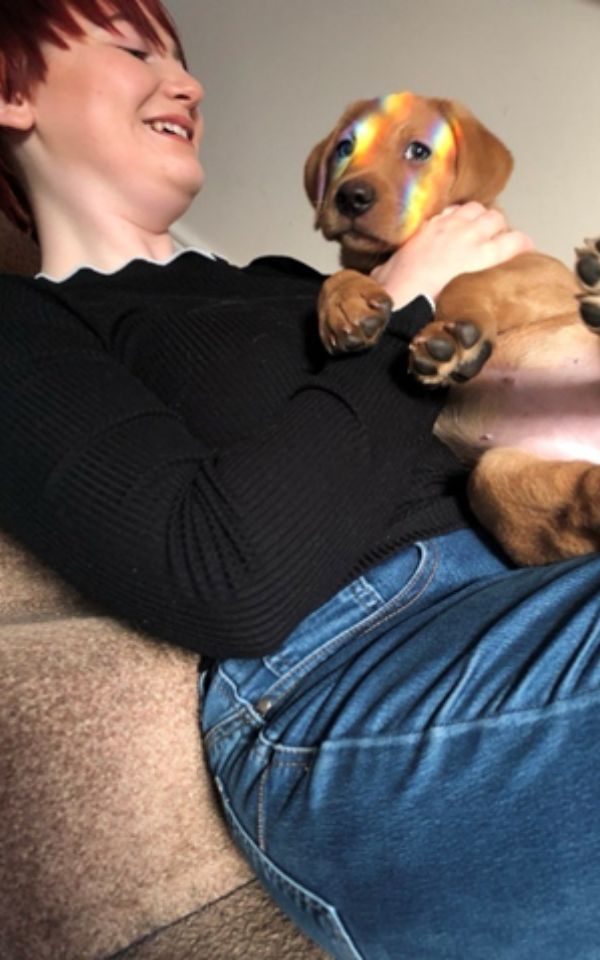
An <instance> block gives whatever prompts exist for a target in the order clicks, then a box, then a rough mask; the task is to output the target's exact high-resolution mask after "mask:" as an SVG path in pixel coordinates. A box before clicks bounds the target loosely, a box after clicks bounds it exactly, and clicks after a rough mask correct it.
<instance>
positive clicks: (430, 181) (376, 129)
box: [332, 92, 456, 240]
mask: <svg viewBox="0 0 600 960" xmlns="http://www.w3.org/2000/svg"><path fill="white" fill-rule="evenodd" d="M415 99H416V98H415V95H414V94H412V93H409V92H402V93H389V94H387V96H385V97H381V98H380V99H379V100H378V101H377V107H376V108H375V109H374V110H373V111H372V112H371V113H369V114H367V115H366V116H364V117H361V118H360V119H359V120H357V121H355V122H354V123H353V124H351V125H350V126H349V127H348V128H347V130H345V131H344V133H343V134H342V135H341V136H340V141H341V140H344V139H352V140H353V142H354V149H353V150H352V153H351V154H350V155H349V156H347V157H340V159H339V160H337V161H336V164H335V167H334V170H333V174H332V176H333V179H337V178H339V177H340V176H342V174H343V173H344V171H345V170H346V168H347V167H348V165H349V164H350V163H353V164H357V165H368V164H369V163H371V162H373V160H374V158H375V156H376V153H377V149H378V146H379V144H380V143H381V142H382V140H384V139H385V137H386V136H388V135H389V133H390V132H391V128H392V125H393V124H395V123H398V121H399V120H400V121H402V120H404V119H408V118H409V116H410V113H411V111H412V109H413V106H414V101H415ZM425 140H426V142H427V145H428V146H429V147H430V148H431V157H430V159H429V161H427V163H425V164H424V165H423V166H421V167H417V168H415V170H414V172H413V174H412V175H411V176H410V177H409V179H408V182H407V183H406V184H405V186H404V190H403V192H402V197H401V198H400V211H401V217H402V219H403V221H404V230H403V240H406V239H408V237H409V236H411V235H412V234H413V233H414V232H415V230H417V229H418V227H419V226H420V225H421V223H422V222H423V220H424V219H425V218H426V216H427V214H428V209H427V208H428V201H429V199H430V198H431V197H432V196H435V195H436V194H437V191H438V188H439V186H440V185H441V183H442V182H443V180H444V179H445V178H446V175H447V173H448V169H449V167H450V166H452V165H453V164H454V161H455V157H456V138H455V133H454V131H453V130H452V127H451V126H450V124H449V123H448V122H447V121H446V120H444V119H443V118H441V117H440V118H439V119H438V120H436V121H435V123H434V124H433V126H432V127H431V129H430V130H429V131H428V133H427V136H426V138H425Z"/></svg>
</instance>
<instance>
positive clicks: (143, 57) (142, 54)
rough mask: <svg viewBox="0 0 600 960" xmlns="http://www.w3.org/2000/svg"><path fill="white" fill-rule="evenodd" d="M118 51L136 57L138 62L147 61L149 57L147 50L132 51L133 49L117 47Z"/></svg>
mask: <svg viewBox="0 0 600 960" xmlns="http://www.w3.org/2000/svg"><path fill="white" fill-rule="evenodd" d="M119 50H123V51H124V52H125V53H130V54H131V56H132V57H137V59H138V60H147V59H148V58H149V56H150V54H149V53H148V51H147V50H134V49H133V47H119Z"/></svg>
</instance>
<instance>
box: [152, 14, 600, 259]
mask: <svg viewBox="0 0 600 960" xmlns="http://www.w3.org/2000/svg"><path fill="white" fill-rule="evenodd" d="M167 3H168V6H169V8H170V9H171V11H172V13H173V15H174V17H175V19H176V21H177V23H178V26H179V27H180V30H181V34H182V37H183V41H184V44H185V46H186V50H187V53H188V58H189V60H190V66H191V69H192V70H193V71H194V72H195V73H196V74H197V75H198V76H199V77H200V78H201V80H202V81H203V83H204V85H205V87H206V100H205V105H204V113H205V117H206V139H205V142H204V145H203V149H202V158H203V162H204V165H205V168H206V173H207V181H206V185H205V188H204V190H203V192H202V194H201V195H200V197H199V199H198V200H197V202H196V204H195V205H194V207H193V208H192V210H191V211H190V212H189V214H188V215H187V216H186V217H185V219H184V222H183V225H182V226H183V230H184V233H185V234H186V236H187V238H188V239H191V240H196V241H198V242H204V243H206V244H207V245H208V246H210V247H211V248H212V249H214V250H216V251H217V252H220V253H222V254H223V255H225V256H228V257H229V258H230V259H232V260H234V261H236V262H245V261H247V260H248V259H250V258H251V257H253V256H256V255H257V254H260V253H266V252H270V253H274V252H277V253H288V254H291V255H294V256H298V257H300V258H302V259H304V260H306V261H308V262H310V263H313V264H315V265H316V266H318V267H320V268H322V269H325V270H327V269H331V268H333V267H334V265H335V263H336V253H335V249H334V248H333V247H332V246H330V245H328V244H326V243H325V241H324V240H323V239H322V238H321V237H320V236H319V235H317V234H315V233H314V231H313V229H312V211H311V209H310V207H309V205H308V201H307V200H306V199H305V197H304V193H303V189H302V167H303V162H304V158H305V156H306V154H307V153H308V150H309V149H310V147H311V146H312V145H313V143H315V142H316V141H317V140H318V139H320V138H321V137H322V136H324V135H325V133H327V131H328V130H329V129H330V127H331V126H332V125H333V123H334V121H335V120H336V119H337V117H338V115H339V113H340V112H341V110H342V108H343V107H344V106H345V105H346V104H347V103H348V102H350V101H351V100H354V99H356V98H358V97H364V96H377V95H380V94H384V93H389V92H391V91H394V90H406V89H410V90H414V91H415V92H418V93H424V94H431V95H438V96H450V97H455V98H457V99H459V100H462V101H463V102H464V103H465V104H467V105H468V106H469V107H470V108H471V109H472V110H473V111H474V112H475V113H476V114H477V115H478V116H479V117H480V118H481V119H482V120H483V121H484V122H485V123H486V124H487V125H488V126H489V127H490V128H491V129H492V130H493V131H494V132H495V133H497V134H498V135H499V136H500V137H501V138H502V139H503V140H504V142H505V143H506V144H507V146H508V147H509V148H510V149H511V150H512V152H513V154H514V156H515V159H516V168H515V172H514V174H513V178H512V180H511V183H510V184H509V187H508V188H507V190H506V191H505V193H504V194H503V197H502V201H501V202H502V205H503V207H504V209H505V210H506V211H507V213H508V215H509V217H510V219H511V221H512V222H513V223H514V224H515V225H519V226H520V227H522V228H523V229H525V230H528V231H529V232H530V233H531V234H532V235H533V237H534V239H535V241H536V243H537V244H538V246H539V247H540V248H541V249H544V250H546V251H547V252H549V253H553V254H555V255H557V256H560V257H562V258H563V259H566V260H567V261H568V262H569V263H570V262H571V259H572V248H573V246H574V245H575V243H577V242H578V241H579V240H580V238H581V237H582V236H583V235H590V234H593V233H595V232H598V233H600V109H599V104H600V54H599V50H600V2H599V0H167Z"/></svg>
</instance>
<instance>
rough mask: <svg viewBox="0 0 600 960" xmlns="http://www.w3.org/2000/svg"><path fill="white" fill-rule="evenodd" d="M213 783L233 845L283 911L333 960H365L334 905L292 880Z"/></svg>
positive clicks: (216, 778) (222, 791) (223, 793)
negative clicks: (254, 836) (261, 845)
mask: <svg viewBox="0 0 600 960" xmlns="http://www.w3.org/2000/svg"><path fill="white" fill-rule="evenodd" d="M215 784H216V787H217V789H218V791H219V794H220V797H221V803H222V807H223V812H224V815H225V819H226V820H227V824H228V826H229V829H230V832H231V835H232V837H233V839H234V841H235V843H236V845H237V846H238V847H239V849H240V850H241V851H242V853H243V854H244V856H245V858H246V859H247V861H248V862H249V864H250V866H251V867H252V869H253V870H254V872H255V873H256V875H257V876H258V878H259V880H261V882H262V883H263V885H264V886H265V887H266V889H267V890H268V892H269V893H270V894H271V896H272V897H273V900H275V902H276V903H277V904H278V905H279V906H280V907H281V909H282V910H283V912H284V913H286V914H287V915H288V917H290V919H291V920H293V921H294V923H296V925H297V926H298V927H299V928H300V929H301V930H302V931H303V932H304V933H306V934H307V936H309V937H310V938H311V939H312V940H314V941H315V942H316V943H318V944H319V945H320V946H322V947H323V949H324V950H327V951H328V952H329V953H330V954H331V955H332V957H335V958H336V960H365V958H364V956H363V954H362V953H360V951H359V950H358V949H357V947H356V946H355V945H354V943H353V942H352V939H351V937H350V935H349V933H348V931H347V930H346V928H345V926H344V924H343V923H342V921H341V919H340V917H339V915H338V912H337V910H336V909H335V907H334V906H333V905H332V904H330V903H327V901H326V900H324V899H323V898H322V897H320V896H319V895H318V894H317V893H315V892H314V891H313V890H310V889H308V888H307V887H306V886H305V885H304V884H301V883H298V882H297V881H296V880H294V879H293V877H291V876H290V875H289V874H288V873H286V872H285V871H284V870H282V869H281V868H280V867H279V866H277V864H276V863H274V862H273V861H272V860H271V859H270V858H269V857H268V856H267V854H266V853H265V852H264V851H263V850H261V848H260V847H259V845H258V844H257V843H256V842H255V841H254V840H253V838H252V837H251V835H250V834H249V833H248V831H247V830H246V829H245V827H244V826H243V824H242V823H241V822H240V820H239V818H238V817H237V815H236V813H235V811H234V810H233V808H232V806H231V803H230V801H229V799H228V797H227V794H226V792H225V789H224V786H223V783H222V781H221V780H220V778H219V777H218V776H217V777H215Z"/></svg>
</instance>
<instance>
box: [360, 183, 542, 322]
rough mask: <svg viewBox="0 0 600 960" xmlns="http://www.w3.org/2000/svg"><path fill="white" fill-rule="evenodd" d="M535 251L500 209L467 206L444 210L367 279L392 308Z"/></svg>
mask: <svg viewBox="0 0 600 960" xmlns="http://www.w3.org/2000/svg"><path fill="white" fill-rule="evenodd" d="M532 249H533V241H532V240H531V238H530V237H528V236H527V234H525V233H523V232H522V231H520V230H511V229H510V228H509V227H508V224H507V222H506V219H505V217H504V214H502V213H501V212H500V210H490V209H488V208H487V207H484V206H483V205H482V204H481V203H476V202H475V201H471V202H469V203H464V204H461V205H460V206H450V207H446V209H445V210H443V211H442V212H441V213H439V214H438V215H437V216H435V217H432V218H431V219H430V220H427V221H426V222H425V223H424V224H423V226H422V227H421V228H420V229H419V230H418V231H417V232H416V233H415V234H413V236H412V237H411V238H410V240H408V241H407V242H406V243H405V244H404V245H403V246H402V247H401V248H400V249H399V250H397V251H396V253H394V254H393V255H392V256H391V257H390V259H389V260H387V261H386V262H385V263H383V264H381V266H379V267H376V268H375V269H374V270H373V271H372V273H371V276H372V277H373V279H374V280H377V282H378V283H380V284H381V285H382V286H383V287H384V289H385V290H387V292H388V293H389V294H390V295H391V297H392V299H393V301H394V307H396V308H397V307H401V306H404V305H405V304H406V303H409V302H410V301H411V300H413V299H414V298H415V297H416V296H418V295H419V294H426V295H427V296H429V297H431V299H432V300H435V298H436V297H437V296H438V294H439V293H440V292H441V291H442V289H443V288H444V287H445V286H446V284H447V283H449V282H450V280H452V279H453V278H454V277H457V276H458V275H459V274H461V273H474V272H475V271H477V270H486V269H487V268H488V267H495V266H497V265H498V264H499V263H504V261H506V260H510V259H512V257H515V256H517V254H519V253H525V252H526V251H528V250H532Z"/></svg>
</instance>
